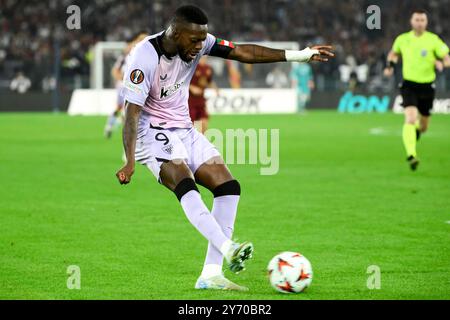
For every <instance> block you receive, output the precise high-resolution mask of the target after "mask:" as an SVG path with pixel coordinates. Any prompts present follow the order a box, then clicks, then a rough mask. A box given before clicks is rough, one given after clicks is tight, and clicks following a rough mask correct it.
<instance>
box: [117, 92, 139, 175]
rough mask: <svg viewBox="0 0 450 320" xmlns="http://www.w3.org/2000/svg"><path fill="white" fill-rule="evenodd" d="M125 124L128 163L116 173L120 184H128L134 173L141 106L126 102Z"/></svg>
mask: <svg viewBox="0 0 450 320" xmlns="http://www.w3.org/2000/svg"><path fill="white" fill-rule="evenodd" d="M125 110H126V112H125V124H124V126H123V134H122V135H123V147H124V148H125V155H126V157H127V162H126V164H125V165H124V166H123V167H122V168H120V169H119V171H117V173H116V177H117V179H119V182H120V184H127V183H129V182H130V180H131V176H132V175H133V173H134V161H135V159H134V151H135V149H136V139H137V129H138V121H139V115H140V114H141V107H140V106H138V105H136V104H134V103H130V102H128V101H127V102H126V104H125Z"/></svg>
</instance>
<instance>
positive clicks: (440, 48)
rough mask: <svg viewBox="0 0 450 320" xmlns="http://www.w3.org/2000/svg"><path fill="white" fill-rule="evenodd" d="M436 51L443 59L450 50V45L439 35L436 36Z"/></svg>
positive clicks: (437, 55)
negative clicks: (449, 46)
mask: <svg viewBox="0 0 450 320" xmlns="http://www.w3.org/2000/svg"><path fill="white" fill-rule="evenodd" d="M434 52H435V54H436V57H438V58H439V59H442V58H443V57H444V56H445V55H446V54H447V53H448V52H449V48H448V46H447V45H446V44H445V42H444V41H442V39H441V38H439V37H436V46H435V49H434Z"/></svg>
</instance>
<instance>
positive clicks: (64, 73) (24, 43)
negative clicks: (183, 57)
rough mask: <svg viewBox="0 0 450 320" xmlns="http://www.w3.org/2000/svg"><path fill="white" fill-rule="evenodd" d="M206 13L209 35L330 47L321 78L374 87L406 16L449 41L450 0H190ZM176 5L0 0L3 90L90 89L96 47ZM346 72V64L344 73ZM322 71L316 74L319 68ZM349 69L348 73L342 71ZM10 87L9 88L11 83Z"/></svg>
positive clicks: (162, 0) (154, 26)
mask: <svg viewBox="0 0 450 320" xmlns="http://www.w3.org/2000/svg"><path fill="white" fill-rule="evenodd" d="M187 3H191V4H196V5H198V6H200V7H202V8H203V9H204V10H205V11H206V12H207V13H208V15H209V18H210V23H209V28H210V32H211V33H213V34H215V35H218V36H220V37H223V38H226V39H230V40H233V41H236V42H240V41H258V40H270V41H296V42H298V43H299V44H300V47H304V46H306V45H310V44H314V43H327V44H333V45H334V46H335V48H336V51H337V58H336V59H335V60H334V61H332V62H330V63H328V64H323V65H320V66H319V65H315V66H314V69H315V71H316V73H317V74H326V75H327V76H328V78H330V79H337V80H339V81H341V82H344V83H347V82H348V83H351V80H352V79H356V81H357V82H358V81H359V82H365V83H366V85H367V86H369V87H370V86H373V87H376V86H377V81H380V80H379V79H380V77H381V70H382V67H383V64H384V59H385V55H386V53H387V51H388V50H389V49H390V46H391V45H392V41H393V39H394V37H395V36H396V35H397V34H399V33H401V32H405V31H407V30H409V12H410V11H411V9H412V8H417V7H420V8H424V9H426V10H427V11H428V13H429V19H430V24H429V29H430V30H431V31H433V32H436V33H438V34H439V35H440V36H441V37H442V38H443V39H444V41H445V42H447V43H450V19H448V14H447V11H448V10H447V9H445V8H449V7H450V0H427V1H425V0H417V1H415V0H390V1H389V0H384V1H382V0H380V1H368V0H357V1H350V0H349V1H334V0H321V1H313V0H220V1H219V0H218V1H212V0H189V1H187ZM180 4H182V2H181V1H179V0H128V1H124V0H89V1H88V0H78V1H77V0H40V1H39V0H0V89H1V88H2V87H6V86H9V83H10V82H11V81H12V80H13V79H15V78H17V77H18V75H19V74H20V77H26V78H27V79H29V81H30V83H31V88H32V89H37V90H44V91H45V90H51V89H52V88H53V87H54V85H55V83H56V81H55V79H54V75H55V74H60V76H61V78H62V79H71V81H72V82H71V83H72V85H73V83H75V85H76V86H88V85H89V81H88V80H87V79H88V78H89V68H90V61H91V59H92V51H91V49H92V47H93V46H94V45H95V43H96V42H98V41H124V40H125V39H127V38H129V37H130V36H131V35H132V34H133V33H134V32H136V31H138V30H142V29H146V30H148V31H149V32H150V33H155V32H158V31H160V30H162V29H163V28H164V27H165V24H167V22H168V20H169V19H170V17H171V14H172V13H173V11H174V10H175V9H176V7H178V6H179V5H180ZM372 4H378V5H379V6H380V7H381V8H382V10H381V30H369V29H368V28H367V27H366V18H367V16H368V14H366V8H367V7H368V6H369V5H372ZM70 5H78V6H79V7H80V9H81V29H80V30H68V28H67V26H66V20H67V18H68V17H69V14H68V13H67V12H66V10H67V7H69V6H70ZM342 66H348V67H349V68H350V69H348V68H347V69H346V70H347V71H348V70H356V71H353V73H352V72H350V73H349V72H347V73H348V74H343V73H345V72H346V71H345V70H344V69H345V68H344V69H343V68H342ZM317 69H319V70H317ZM343 70H344V71H343ZM6 84H8V85H6Z"/></svg>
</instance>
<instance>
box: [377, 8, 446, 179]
mask: <svg viewBox="0 0 450 320" xmlns="http://www.w3.org/2000/svg"><path fill="white" fill-rule="evenodd" d="M410 22H411V27H412V30H411V31H409V32H406V33H403V34H401V35H399V36H398V37H397V38H396V39H395V41H394V44H393V46H392V50H391V51H390V52H389V54H388V57H387V66H386V68H385V69H384V75H385V76H387V77H390V76H392V74H393V73H394V67H395V65H396V64H397V63H398V60H399V57H401V58H402V61H403V68H402V72H403V83H402V85H401V89H400V91H401V94H402V97H403V107H404V113H405V123H404V125H403V133H402V135H403V144H404V145H405V149H406V155H407V160H408V162H409V165H410V167H411V169H412V170H416V169H417V166H418V165H419V160H418V158H417V151H416V141H417V140H419V137H420V134H421V133H424V132H425V131H426V130H427V128H428V123H429V119H430V111H431V109H432V108H433V101H434V94H435V92H434V80H435V79H436V72H435V66H437V67H438V69H441V70H442V69H443V67H450V57H449V55H448V53H449V48H448V46H447V45H446V44H445V43H444V42H443V41H442V40H441V39H440V38H439V37H438V36H437V35H436V34H434V33H432V32H429V31H427V30H426V28H427V24H428V18H427V14H426V12H425V11H424V10H415V11H413V13H412V16H411V20H410ZM437 59H439V60H442V62H438V63H436V60H437ZM419 114H420V116H419Z"/></svg>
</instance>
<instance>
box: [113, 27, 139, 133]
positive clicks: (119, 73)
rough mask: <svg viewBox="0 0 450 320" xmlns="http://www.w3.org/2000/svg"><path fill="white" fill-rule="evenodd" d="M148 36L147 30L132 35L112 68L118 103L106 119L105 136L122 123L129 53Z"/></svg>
mask: <svg viewBox="0 0 450 320" xmlns="http://www.w3.org/2000/svg"><path fill="white" fill-rule="evenodd" d="M146 36H147V32H145V31H139V32H138V33H136V34H135V35H134V36H132V37H131V38H130V39H129V40H128V41H127V46H126V47H125V49H124V51H123V53H122V54H121V55H119V57H117V60H116V62H115V63H114V65H113V67H112V69H111V76H112V77H113V79H114V82H115V87H116V91H117V105H116V109H115V110H114V112H113V113H112V114H111V115H110V116H109V117H108V120H107V121H106V126H105V137H106V138H108V139H109V138H111V135H112V133H113V131H114V129H115V128H116V127H117V126H118V125H119V124H120V123H121V119H122V110H123V106H124V100H123V96H122V82H123V74H124V72H125V70H126V67H127V65H126V62H127V59H128V55H129V53H130V51H131V49H133V47H134V46H135V45H136V43H138V42H139V41H141V40H142V39H144V38H145V37H146Z"/></svg>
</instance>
